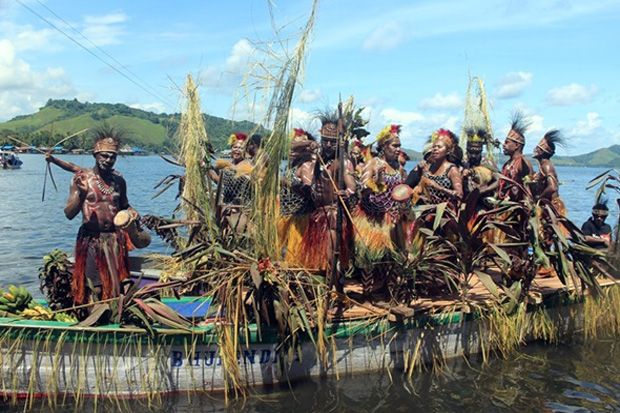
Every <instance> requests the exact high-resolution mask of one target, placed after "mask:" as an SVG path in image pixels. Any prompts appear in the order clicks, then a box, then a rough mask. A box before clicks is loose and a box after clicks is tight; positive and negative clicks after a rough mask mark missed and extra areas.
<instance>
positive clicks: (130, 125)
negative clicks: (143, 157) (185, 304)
mask: <svg viewBox="0 0 620 413" xmlns="http://www.w3.org/2000/svg"><path fill="white" fill-rule="evenodd" d="M204 117H205V124H206V128H207V134H208V135H209V139H210V141H211V143H212V144H213V146H214V148H215V149H216V150H222V149H225V148H226V146H227V141H228V137H229V136H230V134H231V133H233V132H236V131H243V132H246V133H247V132H251V131H252V130H254V128H255V127H256V124H254V123H252V122H248V121H241V122H236V121H232V120H228V119H223V118H219V117H216V116H210V115H204ZM179 120H180V114H178V113H174V114H165V113H163V114H156V113H153V112H147V111H144V110H140V109H134V108H131V107H129V106H127V105H124V104H121V103H117V104H110V103H88V102H86V103H82V102H79V101H77V100H76V99H74V100H64V99H60V100H52V99H50V100H48V101H47V103H46V105H45V106H44V107H42V108H40V109H39V111H38V112H36V113H33V114H30V115H23V116H17V117H15V118H13V119H11V120H9V121H7V122H2V123H0V144H1V143H4V142H5V141H6V143H9V141H8V140H7V139H6V138H3V136H6V135H11V136H15V137H17V138H19V139H21V140H23V141H25V142H27V143H31V144H33V145H38V146H41V145H43V146H47V145H52V144H53V143H55V142H58V141H59V140H60V139H62V137H64V136H67V135H68V134H70V133H74V132H77V131H79V130H81V129H84V128H96V127H97V126H98V125H100V124H101V123H103V122H106V123H108V124H109V125H111V126H114V127H116V128H119V129H121V130H122V131H123V132H124V133H125V140H126V143H129V144H130V145H137V146H142V147H144V148H146V149H149V150H152V151H161V150H164V149H169V148H173V147H174V145H175V143H174V139H173V137H174V133H175V132H176V129H177V126H178V124H179ZM259 133H265V130H264V129H263V128H259ZM90 144H91V143H90V139H89V138H88V135H87V136H85V137H82V138H81V139H75V140H73V141H72V142H71V144H70V145H69V147H72V148H73V147H82V148H88V147H89V146H90Z"/></svg>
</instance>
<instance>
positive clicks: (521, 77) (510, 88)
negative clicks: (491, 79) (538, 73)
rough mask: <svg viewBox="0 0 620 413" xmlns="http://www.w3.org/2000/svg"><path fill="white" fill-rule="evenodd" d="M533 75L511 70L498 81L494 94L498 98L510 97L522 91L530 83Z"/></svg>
mask: <svg viewBox="0 0 620 413" xmlns="http://www.w3.org/2000/svg"><path fill="white" fill-rule="evenodd" d="M533 77H534V75H533V74H532V73H529V72H511V73H508V74H506V75H505V76H504V77H503V78H502V79H501V80H500V81H499V83H498V85H497V90H496V91H495V96H496V97H497V98H498V99H510V98H514V97H517V96H519V95H521V94H522V93H523V91H524V90H525V89H527V87H528V86H530V84H531V83H532V78H533Z"/></svg>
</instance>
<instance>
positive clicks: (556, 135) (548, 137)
mask: <svg viewBox="0 0 620 413" xmlns="http://www.w3.org/2000/svg"><path fill="white" fill-rule="evenodd" d="M543 139H544V140H545V141H547V145H549V149H551V152H553V153H555V148H556V146H561V147H565V146H566V140H565V139H564V136H562V133H561V132H560V131H559V130H557V129H553V130H550V131H549V132H547V133H545V136H543Z"/></svg>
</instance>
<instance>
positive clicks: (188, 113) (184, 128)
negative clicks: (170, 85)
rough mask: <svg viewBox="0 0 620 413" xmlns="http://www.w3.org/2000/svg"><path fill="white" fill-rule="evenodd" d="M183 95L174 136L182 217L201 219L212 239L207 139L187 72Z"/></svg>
mask: <svg viewBox="0 0 620 413" xmlns="http://www.w3.org/2000/svg"><path fill="white" fill-rule="evenodd" d="M184 94H185V99H186V107H185V111H184V112H183V114H182V115H181V122H180V123H179V129H178V131H177V139H178V140H179V142H180V153H179V161H180V163H181V164H182V165H184V166H185V181H184V184H183V191H182V192H181V197H182V200H181V205H182V208H183V210H184V212H185V217H186V219H187V220H204V222H205V224H206V228H207V230H208V234H209V236H208V238H209V239H215V231H216V229H215V223H214V221H213V219H214V215H213V214H212V209H213V202H214V201H213V198H214V194H213V191H212V189H211V186H210V185H209V184H208V182H207V180H206V176H207V170H208V168H209V166H210V157H209V156H208V151H207V147H208V144H209V138H208V136H207V131H206V129H205V123H204V118H203V116H202V112H201V110H200V97H199V96H198V86H197V85H196V84H195V83H194V80H193V79H192V76H191V75H187V81H186V82H185V87H184ZM196 207H198V208H199V209H198V208H196Z"/></svg>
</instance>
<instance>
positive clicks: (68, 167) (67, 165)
mask: <svg viewBox="0 0 620 413" xmlns="http://www.w3.org/2000/svg"><path fill="white" fill-rule="evenodd" d="M45 160H46V161H47V162H49V163H53V164H54V165H57V166H59V167H61V168H62V169H64V170H65V171H67V172H71V173H77V172H79V171H81V170H82V168H80V167H79V166H77V165H76V164H74V163H71V162H68V161H63V160H62V159H58V158H56V157H55V156H52V154H51V153H49V152H46V153H45Z"/></svg>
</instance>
